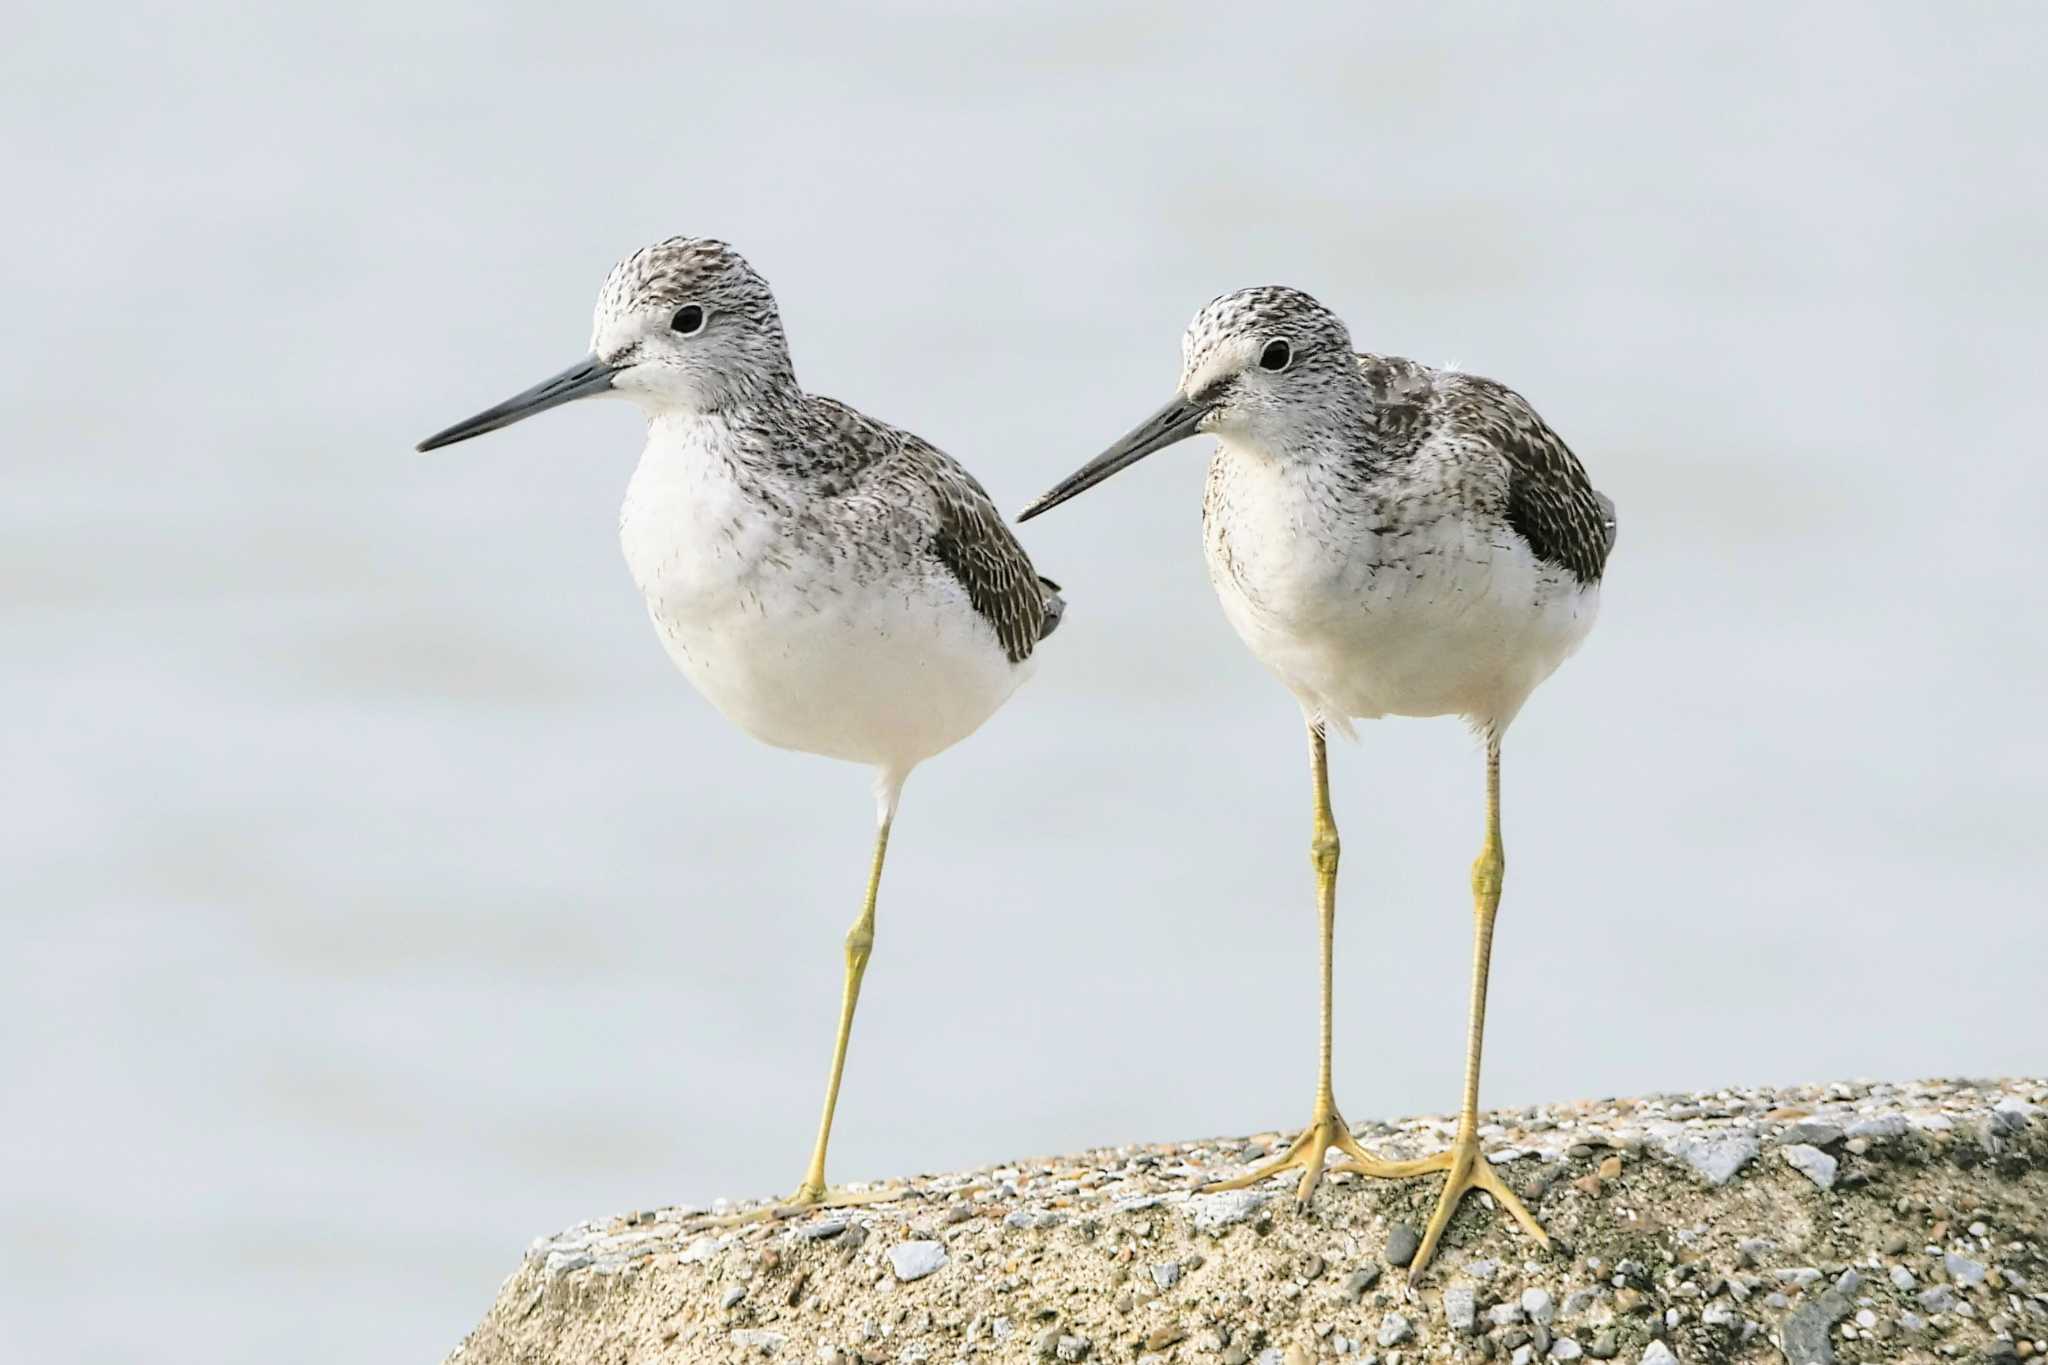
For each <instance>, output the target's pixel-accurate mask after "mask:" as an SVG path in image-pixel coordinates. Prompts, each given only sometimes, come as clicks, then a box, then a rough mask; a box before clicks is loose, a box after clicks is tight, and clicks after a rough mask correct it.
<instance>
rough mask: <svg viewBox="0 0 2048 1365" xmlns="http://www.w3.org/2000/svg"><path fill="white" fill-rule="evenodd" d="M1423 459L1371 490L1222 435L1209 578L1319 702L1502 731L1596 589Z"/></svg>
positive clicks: (1572, 632) (1250, 636)
mask: <svg viewBox="0 0 2048 1365" xmlns="http://www.w3.org/2000/svg"><path fill="white" fill-rule="evenodd" d="M1437 476H1438V471H1436V470H1433V469H1431V468H1429V467H1428V466H1427V465H1420V466H1418V467H1417V468H1415V469H1414V470H1413V471H1412V472H1411V474H1410V475H1409V476H1408V478H1409V480H1410V481H1409V483H1408V484H1407V485H1406V486H1384V487H1377V488H1374V489H1371V490H1367V491H1364V492H1361V490H1360V489H1358V488H1357V487H1356V486H1339V485H1333V484H1330V483H1328V482H1325V481H1323V480H1321V479H1320V478H1319V477H1318V470H1317V468H1316V467H1315V466H1314V465H1313V464H1311V463H1308V462H1303V461H1282V460H1276V459H1271V458H1269V457H1267V456H1265V455H1264V454H1263V453H1262V452H1259V451H1256V450H1251V449H1245V448H1236V447H1231V446H1228V445H1219V447H1218V449H1217V452H1216V456H1215V458H1214V460H1213V461H1212V462H1211V464H1210V470H1209V492H1208V498H1207V500H1206V503H1205V508H1204V517H1203V522H1204V527H1205V532H1206V534H1205V543H1206V548H1207V559H1208V565H1209V577H1210V581H1211V582H1212V583H1213V584H1214V585H1215V588H1216V593H1217V596H1218V598H1219V599H1220V600H1221V602H1222V604H1223V611H1224V614H1225V616H1227V617H1228V618H1229V620H1230V623H1231V625H1232V626H1234V627H1235V628H1236V630H1237V632H1238V634H1239V636H1240V637H1242V638H1243V640H1244V642H1245V644H1246V645H1247V646H1248V647H1249V648H1250V649H1251V651H1252V652H1253V654H1255V655H1257V656H1258V658H1259V659H1260V660H1261V661H1262V662H1263V663H1265V665H1266V666H1267V667H1268V668H1270V669H1272V670H1273V672H1274V673H1275V674H1277V675H1278V676H1279V678H1280V679H1281V681H1282V682H1283V683H1285V684H1286V685H1287V686H1288V688H1289V689H1290V690H1291V691H1293V692H1294V694H1295V695H1296V697H1297V698H1299V699H1300V700H1301V703H1302V705H1303V706H1304V707H1305V708H1306V709H1308V710H1309V711H1311V712H1313V713H1315V714H1318V715H1321V716H1323V717H1324V718H1326V719H1328V720H1330V721H1332V722H1334V723H1336V724H1337V725H1338V726H1339V727H1340V728H1343V727H1344V725H1345V723H1346V722H1347V721H1348V719H1350V718H1352V717H1360V718H1370V717H1377V716H1385V715H1397V716H1441V715H1458V716H1465V717H1467V718H1469V719H1471V720H1473V721H1474V722H1475V723H1479V724H1490V725H1493V726H1496V727H1505V726H1506V724H1507V723H1508V722H1509V721H1510V720H1512V719H1513V718H1514V715H1515V713H1516V712H1517V711H1518V710H1520V709H1521V706H1522V703H1523V702H1524V701H1525V700H1527V698H1528V696H1529V693H1530V692H1532V691H1533V690H1534V689H1535V688H1536V685H1537V684H1538V683H1540V682H1542V681H1543V680H1544V679H1545V678H1547V677H1548V676H1550V674H1551V673H1552V672H1553V671H1554V670H1555V669H1556V668H1557V666H1558V665H1559V664H1560V663H1562V662H1563V661H1564V659H1565V658H1566V657H1567V656H1568V655H1570V653H1571V652H1572V650H1574V649H1575V648H1577V647H1578V644H1579V642H1580V641H1581V640H1583V639H1584V638H1585V636H1586V633H1587V632H1588V631H1589V630H1591V629H1592V625H1593V618H1594V615H1595V613H1596V611H1597V609H1598V604H1599V589H1598V587H1597V586H1582V585H1581V584H1580V583H1579V582H1578V581H1577V580H1576V579H1574V578H1573V577H1571V575H1569V574H1567V573H1565V572H1564V571H1563V570H1562V569H1560V568H1557V567H1556V566H1554V565H1550V564H1547V563H1544V562H1543V561H1540V560H1538V559H1537V558H1536V557H1535V555H1534V554H1533V553H1531V552H1530V550H1529V548H1528V545H1527V544H1526V542H1524V541H1523V540H1522V539H1521V538H1520V537H1519V536H1517V535H1515V534H1513V533H1512V532H1510V531H1509V530H1508V529H1507V528H1506V527H1505V526H1504V525H1499V524H1489V523H1488V522H1485V521H1482V520H1478V519H1475V518H1474V517H1473V516H1472V515H1471V512H1472V504H1471V502H1470V501H1469V500H1468V497H1466V496H1462V494H1464V493H1466V492H1468V490H1457V492H1458V493H1460V494H1461V496H1452V495H1451V494H1450V491H1449V490H1446V489H1444V488H1443V487H1442V486H1441V483H1440V480H1439V479H1438V477H1437Z"/></svg>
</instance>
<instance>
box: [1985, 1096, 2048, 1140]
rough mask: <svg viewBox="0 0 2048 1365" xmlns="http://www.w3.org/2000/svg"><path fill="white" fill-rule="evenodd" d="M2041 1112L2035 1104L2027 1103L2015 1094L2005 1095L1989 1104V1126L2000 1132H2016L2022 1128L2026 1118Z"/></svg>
mask: <svg viewBox="0 0 2048 1365" xmlns="http://www.w3.org/2000/svg"><path fill="white" fill-rule="evenodd" d="M2040 1112H2041V1107H2040V1106H2039V1105H2037V1104H2028V1103H2027V1102H2026V1101H2025V1100H2023V1099H2020V1098H2019V1097H2018V1096H2016V1095H2007V1096H2006V1097H2005V1098H2004V1099H2002V1100H2000V1101H1999V1102H1998V1103H1997V1104H1994V1105H1992V1106H1991V1127H1992V1128H1993V1129H1994V1130H1995V1131H1997V1132H2000V1133H2017V1132H2020V1131H2022V1130H2024V1129H2025V1128H2026V1126H2027V1120H2028V1119H2031V1118H2032V1117H2034V1115H2036V1114H2038V1113H2040Z"/></svg>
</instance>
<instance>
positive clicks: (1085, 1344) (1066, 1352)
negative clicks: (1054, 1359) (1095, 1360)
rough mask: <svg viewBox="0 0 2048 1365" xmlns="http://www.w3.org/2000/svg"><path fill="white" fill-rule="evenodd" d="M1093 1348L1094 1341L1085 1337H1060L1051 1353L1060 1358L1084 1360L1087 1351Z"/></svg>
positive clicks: (1086, 1356)
mask: <svg viewBox="0 0 2048 1365" xmlns="http://www.w3.org/2000/svg"><path fill="white" fill-rule="evenodd" d="M1094 1349H1095V1343H1094V1342H1092V1341H1090V1340H1088V1338H1086V1337H1061V1338H1060V1340H1059V1345H1058V1346H1056V1347H1055V1348H1054V1351H1053V1353H1054V1354H1055V1355H1057V1356H1058V1357H1059V1358H1060V1359H1061V1360H1067V1361H1074V1360H1086V1359H1087V1358H1088V1353H1089V1352H1090V1351H1092V1350H1094Z"/></svg>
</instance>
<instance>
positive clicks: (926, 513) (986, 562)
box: [419, 237, 1063, 1211]
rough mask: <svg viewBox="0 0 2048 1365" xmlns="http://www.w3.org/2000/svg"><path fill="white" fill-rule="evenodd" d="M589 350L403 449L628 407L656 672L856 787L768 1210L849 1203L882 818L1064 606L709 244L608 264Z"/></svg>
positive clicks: (999, 525)
mask: <svg viewBox="0 0 2048 1365" xmlns="http://www.w3.org/2000/svg"><path fill="white" fill-rule="evenodd" d="M590 350H591V353H590V355H589V356H587V357H586V358H585V359H583V360H579V361H578V362H576V363H575V364H574V365H571V366H570V367H569V368H568V369H566V370H564V371H562V373H560V374H558V375H556V376H555V377H554V378H552V379H549V380H546V381H544V382H542V383H540V384H537V385H535V386H534V387H533V388H530V389H528V390H526V391H525V392H524V393H521V394H518V395H517V396H515V397H513V398H510V399H507V400H506V401H505V402H503V403H500V404H499V405H498V406H496V407H494V408H490V409H488V410H486V411H484V412H480V413H478V414H477V415H476V416H474V417H472V418H470V419H469V420H468V421H466V422H458V423H457V424H455V425H454V426H452V427H449V428H448V429H447V430H446V431H442V432H439V433H437V434H435V435H433V436H430V437H428V438H427V439H426V440H424V441H422V442H420V446H419V448H420V449H421V450H432V449H434V448H435V447H437V446H445V445H451V444H453V443H454V442H456V441H464V440H468V439H469V438H470V437H472V436H481V435H483V434H484V433H485V432H488V431H496V430H498V429H499V428H500V427H505V426H510V425H511V424H512V423H514V422H517V421H519V420H520V419H522V418H525V417H531V416H532V415H534V414H535V413H537V412H544V411H546V410H547V409H548V408H552V407H556V406H558V405H560V404H563V403H567V402H569V401H571V400H573V399H577V398H584V397H588V396H591V395H595V394H616V395H619V396H622V397H626V398H630V399H632V400H633V401H634V402H636V403H638V404H639V405H640V407H641V408H642V409H643V410H644V411H645V412H646V414H647V425H648V437H647V447H646V449H645V451H644V452H643V453H642V454H641V456H640V466H639V468H638V469H637V470H636V471H635V472H634V475H633V479H632V483H631V484H630V485H629V486H628V488H627V490H626V504H625V507H624V508H623V509H622V511H621V513H620V517H619V537H620V541H621V543H622V545H623V547H624V549H625V553H626V563H627V565H628V567H629V568H630V569H631V570H632V573H633V579H634V581H635V582H636V583H637V584H638V585H639V587H640V591H641V592H642V593H643V594H644V595H645V596H646V598H647V609H648V612H649V613H650V614H651V615H652V616H653V618H654V626H655V629H656V630H657V631H659V632H660V634H661V639H662V643H663V644H665V645H666V646H667V647H668V652H669V655H670V657H671V658H672V659H673V660H674V661H675V664H676V666H677V667H678V668H680V669H681V670H682V671H683V674H684V675H685V676H686V677H688V678H689V680H690V681H691V682H692V683H694V684H695V685H696V687H697V690H698V691H700V692H702V693H703V694H704V695H705V696H706V697H708V698H709V699H710V700H711V702H712V704H713V705H715V706H717V707H718V709H719V710H720V711H722V712H724V713H725V715H726V716H727V718H728V719H730V720H732V721H733V722H734V723H735V724H737V725H738V726H740V728H741V729H743V730H745V731H746V732H747V733H748V734H750V735H752V736H754V737H755V738H756V739H759V740H763V741H765V742H767V743H769V744H774V745H777V746H779V747H781V748H785V749H801V750H804V751H806V752H808V753H814V754H824V755H827V756H829V757H832V758H843V759H848V760H851V761H853V762H856V763H864V764H867V765H868V766H869V767H871V768H873V769H874V772H875V793H876V805H877V822H876V830H875V851H874V859H873V861H872V863H871V864H870V866H869V869H868V879H867V893H866V895H865V897H864V898H863V900H862V902H861V908H860V914H859V916H858V917H857V918H856V919H855V920H854V922H853V927H852V929H850V930H849V931H848V932H847V935H846V979H845V985H844V988H843V991H842V994H841V1002H840V1008H839V1031H838V1036H837V1040H836V1041H835V1043H834V1044H833V1049H832V1069H831V1075H830V1079H829V1080H828V1081H827V1083H826V1087H825V1109H824V1114H823V1115H822V1117H821V1118H820V1119H819V1121H818V1136H817V1141H816V1143H815V1145H814V1146H813V1148H812V1152H811V1162H810V1167H809V1169H808V1170H806V1172H805V1173H804V1178H803V1183H802V1184H800V1185H799V1186H798V1187H797V1189H796V1193H795V1194H793V1195H792V1196H790V1199H789V1200H788V1201H787V1202H788V1203H789V1204H795V1205H815V1204H822V1203H854V1202H860V1201H861V1199H862V1198H863V1197H864V1196H861V1195H857V1194H849V1193H846V1192H844V1191H839V1190H834V1189H831V1188H830V1187H828V1186H827V1185H826V1183H825V1149H826V1146H827V1144H828V1143H829V1142H830V1140H831V1136H832V1112H833V1109H834V1107H835V1106H836V1105H837V1103H838V1100H839V1081H840V1076H841V1074H842V1072H843V1071H844V1069H845V1065H846V1043H847V1038H848V1036H849V1034H850V1033H851V1032H852V1029H853V1013H854V1007H855V1005H856V1004H857V1003H858V1002H859V1000H860V985H861V978H862V975H863V974H864V973H865V972H866V970H867V965H868V956H869V953H870V952H871V951H872V948H873V945H874V933H875V893H876V890H877V888H878V887H879V885H880V883H881V877H882V858H883V855H884V853H885V852H886V851H887V849H888V846H889V828H890V825H891V824H892V823H893V821H894V820H895V816H896V803H897V797H898V795H899V794H900V793H901V791H902V789H903V780H904V778H905V777H907V776H908V775H909V773H910V770H911V769H912V768H913V767H915V766H916V765H917V764H918V763H920V762H922V761H923V760H925V759H927V758H930V757H931V756H932V755H934V754H936V753H938V752H940V751H941V750H943V749H946V748H948V747H950V746H952V745H953V744H956V743H958V742H959V741H960V740H962V739H965V738H966V737H967V736H968V735H970V734H972V733H973V732H974V731H975V730H976V729H977V728H979V727H980V725H981V723H982V722H983V721H985V720H987V719H988V718H989V717H990V716H991V715H993V714H994V713H995V710H996V708H997V707H999V706H1001V705H1002V704H1003V702H1004V701H1006V700H1007V699H1008V698H1009V696H1010V694H1011V693H1012V692H1014V691H1015V690H1016V689H1017V686H1018V684H1020V683H1022V682H1023V681H1024V679H1025V678H1026V677H1028V676H1029V675H1030V673H1031V669H1032V666H1033V659H1032V651H1033V650H1034V649H1035V648H1036V646H1037V644H1038V642H1039V641H1040V640H1042V639H1044V638H1045V637H1046V636H1047V635H1049V634H1051V633H1052V630H1053V627H1055V626H1057V625H1058V624H1059V620H1060V613H1061V611H1062V610H1063V603H1062V602H1061V599H1060V596H1059V592H1058V589H1057V586H1056V585H1055V584H1052V583H1050V582H1047V581H1046V580H1044V579H1041V578H1040V577H1038V575H1037V574H1036V573H1034V572H1033V571H1032V567H1031V560H1030V559H1029V558H1028V557H1027V556H1026V555H1025V553H1024V551H1023V549H1022V547H1020V546H1019V545H1018V544H1017V540H1016V537H1014V536H1013V535H1012V534H1011V533H1010V530H1009V528H1008V527H1006V526H1005V525H1003V520H1002V517H1001V515H1000V514H998V513H997V511H996V509H995V507H994V506H993V505H992V504H991V503H990V502H989V499H988V495H987V494H986V493H984V492H983V491H982V488H981V485H980V484H978V483H976V482H975V481H974V479H973V477H972V476H971V475H969V474H968V473H967V471H966V470H964V469H962V468H961V467H960V466H959V465H958V464H956V463H955V462H954V461H953V460H952V459H950V458H949V457H948V456H946V455H945V454H943V453H941V452H940V451H938V450H936V449H934V448H933V447H932V446H930V445H928V444H926V443H925V442H924V441H921V440H919V439H918V438H917V437H916V436H913V435H911V434H910V433H909V432H907V431H899V430H898V429H896V428H895V427H891V426H887V425H885V424H883V423H881V422H877V421H875V420H874V419H873V418H871V417H867V416H864V415H863V414H861V413H859V412H856V411H854V410H853V409H852V408H850V407H847V406H846V405H845V404H843V403H839V402H835V401H834V400H832V399H830V398H820V397H817V396H815V395H813V394H808V393H805V392H804V391H803V389H801V388H800V387H798V385H797V381H796V374H795V372H794V371H793V369H792V368H791V366H790V358H789V345H788V343H787V341H786V340H785V339H784V336H783V331H782V318H781V315H780V314H779V313H778V311H777V309H776V307H775V297H774V295H773V294H771V293H770V292H769V289H768V284H767V281H765V280H763V279H762V278H761V277H760V276H759V275H757V274H756V273H754V270H753V267H751V266H749V265H748V264H747V263H746V261H744V260H743V259H741V257H740V255H739V253H738V252H736V251H734V250H733V249H732V248H731V247H729V246H727V245H726V244H725V243H723V242H716V241H710V240H708V239H704V238H691V237H675V238H671V239H669V240H668V241H665V242H659V243H656V244H655V245H653V246H650V247H647V248H645V249H644V250H641V251H637V252H635V253H634V254H633V255H631V256H629V257H627V258H626V259H625V260H624V261H622V262H620V263H619V264H618V265H617V266H616V267H614V268H613V270H612V272H611V275H610V277H609V278H608V279H607V280H606V281H605V284H604V290H603V292H602V293H601V294H600V295H599V297H598V302H597V315H596V321H595V323H594V325H593V330H592V334H591V342H590ZM770 1211H772V1210H770Z"/></svg>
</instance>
